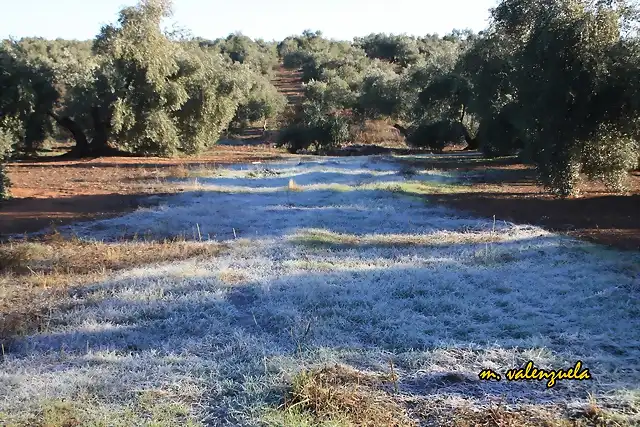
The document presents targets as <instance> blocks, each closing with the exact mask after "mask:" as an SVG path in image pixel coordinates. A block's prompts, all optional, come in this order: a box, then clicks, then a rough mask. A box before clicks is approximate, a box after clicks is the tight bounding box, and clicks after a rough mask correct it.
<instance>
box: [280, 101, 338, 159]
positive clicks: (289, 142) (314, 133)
mask: <svg viewBox="0 0 640 427" xmlns="http://www.w3.org/2000/svg"><path fill="white" fill-rule="evenodd" d="M324 107H325V106H321V105H318V104H314V103H307V104H306V105H304V106H303V108H302V109H300V110H299V111H298V112H297V114H296V115H295V116H294V117H293V118H292V119H291V121H290V124H289V125H288V126H286V127H285V128H284V129H283V130H282V131H281V132H280V135H279V138H278V142H277V145H278V146H279V147H286V148H287V150H288V151H289V152H290V153H299V152H301V151H303V150H309V149H311V148H312V146H313V150H314V152H315V153H318V154H319V153H326V152H328V151H330V150H333V149H336V148H339V147H340V146H341V145H342V144H344V143H346V142H348V141H349V140H351V119H350V118H349V117H345V116H341V115H339V114H338V113H336V112H329V111H326V109H325V108H324Z"/></svg>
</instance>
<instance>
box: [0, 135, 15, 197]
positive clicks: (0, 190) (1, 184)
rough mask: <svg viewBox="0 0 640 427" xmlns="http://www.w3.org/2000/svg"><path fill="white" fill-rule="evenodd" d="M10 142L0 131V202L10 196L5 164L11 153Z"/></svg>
mask: <svg viewBox="0 0 640 427" xmlns="http://www.w3.org/2000/svg"><path fill="white" fill-rule="evenodd" d="M12 142H13V141H12V139H11V138H10V136H9V133H7V132H4V131H2V129H0V201H2V200H6V199H8V198H9V196H10V194H9V187H10V185H11V183H10V182H9V176H8V174H7V169H6V163H5V162H6V159H7V158H8V157H9V153H10V152H11V144H12Z"/></svg>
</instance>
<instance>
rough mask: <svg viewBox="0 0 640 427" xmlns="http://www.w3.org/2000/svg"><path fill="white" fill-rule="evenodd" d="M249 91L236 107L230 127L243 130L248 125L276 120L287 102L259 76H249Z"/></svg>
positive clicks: (269, 83) (267, 81) (268, 82)
mask: <svg viewBox="0 0 640 427" xmlns="http://www.w3.org/2000/svg"><path fill="white" fill-rule="evenodd" d="M251 79H252V80H253V81H252V82H251V83H249V91H248V93H247V94H246V96H245V97H244V99H243V100H242V101H241V102H240V104H239V105H238V108H237V110H236V114H235V116H234V118H233V121H232V127H233V128H235V129H238V130H242V129H245V128H246V127H247V126H248V125H249V124H250V123H252V122H257V121H265V122H266V121H267V120H269V119H274V118H276V117H277V116H278V115H279V114H280V113H282V112H283V111H284V108H285V106H286V103H287V100H286V98H285V97H284V95H282V94H280V93H279V92H278V90H277V89H276V88H275V86H273V85H272V84H271V82H270V81H269V80H268V79H266V78H264V77H261V76H255V75H254V76H251Z"/></svg>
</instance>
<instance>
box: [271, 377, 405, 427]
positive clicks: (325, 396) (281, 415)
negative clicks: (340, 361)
mask: <svg viewBox="0 0 640 427" xmlns="http://www.w3.org/2000/svg"><path fill="white" fill-rule="evenodd" d="M391 377H392V376H391V375H390V376H382V375H374V374H366V373H363V372H360V371H356V370H354V369H351V368H348V367H346V366H340V365H335V366H333V367H324V368H322V369H317V370H312V371H305V372H302V373H300V374H298V375H297V376H296V377H295V379H294V381H293V387H292V390H291V394H290V396H289V397H288V398H287V399H286V401H285V403H284V404H283V405H282V407H281V408H280V410H279V412H278V413H275V414H274V413H272V414H270V415H269V416H268V417H267V423H268V424H271V425H283V426H289V425H290V426H293V425H305V424H307V425H335V426H371V427H385V426H389V427H391V426H393V427H404V426H416V423H415V422H414V421H412V420H411V419H410V418H409V416H408V415H407V413H406V410H405V409H404V408H403V407H402V405H400V404H399V403H398V402H397V401H396V400H395V399H394V397H393V395H392V394H390V393H388V392H385V391H384V388H385V383H389V382H392V381H391V379H392V378H391Z"/></svg>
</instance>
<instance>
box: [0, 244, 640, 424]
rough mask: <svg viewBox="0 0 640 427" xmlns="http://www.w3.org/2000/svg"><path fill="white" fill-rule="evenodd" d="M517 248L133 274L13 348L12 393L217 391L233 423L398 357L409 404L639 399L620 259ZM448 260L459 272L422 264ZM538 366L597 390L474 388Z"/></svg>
mask: <svg viewBox="0 0 640 427" xmlns="http://www.w3.org/2000/svg"><path fill="white" fill-rule="evenodd" d="M503 245H504V246H503ZM518 245H520V246H522V247H530V251H529V252H523V253H521V256H520V257H517V258H516V259H506V260H504V259H498V260H492V259H487V260H486V261H487V262H481V261H482V260H477V262H465V253H466V250H465V249H464V248H463V247H458V246H457V245H452V246H450V247H448V248H429V247H426V248H425V247H421V248H413V249H412V250H411V251H408V252H406V253H402V252H383V251H382V252H381V250H380V248H376V247H365V248H358V249H359V250H360V251H361V257H360V259H355V258H354V256H355V255H354V254H355V251H352V250H333V251H329V252H326V253H325V252H319V253H313V252H311V253H307V255H306V261H312V262H317V263H319V262H321V261H322V260H324V261H331V262H332V263H333V267H332V268H331V270H329V271H319V270H318V269H314V267H313V266H312V265H307V266H306V267H302V266H299V265H296V264H295V263H298V262H300V261H301V259H300V258H299V257H298V256H297V255H298V254H297V253H295V252H293V253H291V254H290V257H289V258H288V257H287V255H286V252H285V255H283V257H280V258H278V259H273V260H272V261H270V262H271V264H269V265H263V264H261V263H263V262H264V261H259V260H258V261H248V262H249V263H250V264H249V265H246V266H245V268H246V274H247V275H246V277H245V278H244V279H242V278H241V279H239V280H235V281H233V282H232V283H230V282H229V281H228V280H225V279H224V276H222V274H221V273H222V270H223V268H227V267H224V266H229V265H233V264H229V262H239V261H234V260H235V258H232V259H226V260H225V259H222V260H211V262H210V263H207V264H203V265H200V266H199V268H201V269H203V271H202V272H200V273H197V274H196V273H193V274H190V270H189V269H190V268H194V266H193V265H192V264H188V263H187V264H184V265H182V267H181V266H178V265H173V266H165V267H157V268H149V269H148V271H145V270H142V269H138V270H136V271H135V272H133V273H131V274H129V275H128V276H126V275H125V277H120V278H115V279H112V280H110V281H106V282H103V283H97V284H95V285H94V286H89V287H86V288H82V289H77V290H75V291H74V292H75V296H74V299H75V301H76V302H75V303H73V304H72V305H71V306H69V307H66V309H65V310H64V311H61V312H59V313H56V315H55V317H54V318H53V319H52V322H51V329H50V330H49V331H48V332H44V333H41V334H36V335H31V336H28V337H23V338H21V339H20V340H18V341H16V342H15V343H14V345H13V346H12V354H9V355H8V357H7V359H6V360H5V362H4V363H3V365H0V366H2V368H3V369H5V370H6V373H7V374H8V375H7V374H5V382H6V383H5V385H6V386H7V387H6V388H4V389H5V390H6V392H5V393H11V390H12V389H15V388H16V387H18V386H16V385H15V384H10V381H9V380H8V379H10V378H11V377H12V375H11V374H10V372H12V371H15V372H21V374H20V375H21V378H22V379H23V381H24V385H23V386H29V383H30V381H36V382H37V381H38V378H40V376H41V375H47V376H48V377H50V378H54V379H55V383H56V384H62V383H65V382H69V381H75V383H74V384H75V386H77V389H76V390H75V391H76V392H77V391H80V390H81V389H82V388H83V387H85V386H84V385H83V384H84V382H83V381H84V380H83V378H85V377H87V378H88V377H91V381H92V384H93V385H92V390H93V389H94V387H95V389H96V390H101V393H102V394H103V395H102V396H100V397H103V398H108V397H109V396H108V395H109V393H113V392H115V390H117V389H119V390H120V392H121V393H123V392H124V393H126V392H127V391H130V390H129V388H130V387H134V386H140V384H142V383H144V384H145V385H146V386H147V387H153V386H158V387H159V386H160V385H161V384H162V383H164V382H167V381H168V382H171V381H173V382H176V381H177V382H179V381H183V380H185V379H188V378H193V379H194V380H196V381H198V382H200V383H201V385H203V386H204V387H206V388H207V390H208V396H207V400H206V402H205V409H206V411H208V412H209V413H215V414H216V415H217V416H221V417H222V419H225V418H226V421H227V423H228V424H233V423H234V422H236V423H237V422H239V420H240V419H241V418H242V417H243V416H244V415H242V411H244V410H247V409H246V406H245V405H249V406H251V405H256V404H257V405H262V404H264V403H267V402H270V401H272V400H273V399H277V398H278V397H279V396H280V393H281V392H282V389H283V387H284V385H285V384H286V378H287V375H285V372H287V371H290V370H292V369H293V370H294V371H295V370H298V369H302V368H303V367H308V366H313V365H318V364H323V363H333V362H336V361H338V362H342V363H348V364H350V365H352V366H354V367H356V368H366V369H371V370H375V371H380V372H384V371H385V370H386V369H388V361H389V360H390V359H391V360H393V361H394V364H395V366H396V369H397V370H398V372H399V374H400V381H399V386H400V390H401V392H403V393H411V394H418V395H420V394H423V395H425V396H426V395H436V394H441V395H449V396H456V395H457V396H461V397H473V398H490V397H502V398H505V399H506V400H507V401H510V402H520V403H522V402H525V401H527V400H531V401H554V400H557V401H563V400H566V399H570V398H584V397H585V396H586V393H587V391H592V392H595V393H596V394H599V393H605V392H611V391H615V390H620V389H628V390H634V389H636V388H637V385H638V384H639V383H640V378H639V377H638V373H637V372H635V370H634V369H633V366H634V361H636V360H637V355H638V351H640V350H639V349H640V335H638V333H637V331H638V330H640V318H639V316H638V312H637V309H634V307H637V305H634V301H631V303H630V301H629V299H630V298H631V299H632V300H635V299H637V298H636V297H635V296H633V295H632V294H631V295H630V293H629V286H631V285H632V284H633V280H634V279H633V278H632V277H629V276H626V275H625V274H623V273H622V272H620V271H618V270H616V268H617V266H618V263H619V262H620V259H616V258H614V257H610V258H608V257H602V256H600V255H597V254H595V255H594V254H591V255H590V254H589V253H583V252H580V251H576V250H573V249H567V248H564V247H562V245H558V242H557V240H555V239H552V238H548V239H542V240H538V241H535V242H532V241H529V242H527V241H514V242H509V243H496V244H494V247H496V248H497V250H499V251H505V252H514V251H517V246H518ZM460 246H464V245H460ZM472 246H473V245H472ZM473 247H476V248H477V247H481V246H478V245H475V246H473ZM404 249H405V250H406V249H407V248H404ZM472 251H473V249H472ZM267 252H268V250H267ZM445 253H448V254H449V258H450V260H451V262H442V263H438V262H428V258H433V259H438V258H440V257H441V256H442V254H445ZM416 254H422V256H423V257H424V258H425V259H423V260H420V259H417V258H415V255H416ZM536 254H537V255H536ZM403 256H406V260H405V261H402V259H403ZM314 257H315V258H314ZM409 260H412V261H409ZM251 262H254V263H255V264H251ZM389 262H394V263H395V265H392V266H389V264H388V263H389ZM291 263H294V264H293V265H292V264H291ZM234 268H236V269H240V268H241V267H240V266H236V267H234ZM255 268H257V269H258V270H257V271H254V270H253V269H255ZM588 268H591V269H592V270H590V271H585V269H588ZM595 271H600V272H601V274H600V275H599V276H597V275H595V276H594V275H591V274H590V273H592V272H595ZM241 272H242V270H241ZM255 275H258V276H260V279H255V278H254V276H255ZM585 277H589V280H588V281H585V280H584V278H585ZM635 303H637V301H635ZM529 359H531V360H534V361H535V362H536V363H538V364H540V365H544V366H548V367H551V368H554V369H558V368H568V367H571V366H572V363H574V362H575V360H583V361H584V363H585V366H587V367H589V368H590V369H591V372H592V374H593V376H594V381H591V382H586V383H576V382H573V383H571V382H564V383H561V384H559V385H558V386H557V387H554V389H551V390H547V389H546V388H545V386H544V384H543V383H537V382H536V383H508V382H500V383H497V382H496V383H487V382H481V381H479V380H478V379H477V376H476V375H477V371H478V370H479V369H480V368H482V367H496V368H498V369H506V368H508V367H519V366H521V365H522V364H524V363H525V362H526V361H527V360H529ZM36 366H37V368H36ZM290 373H291V372H290ZM7 378H8V379H7ZM139 383H140V384H139ZM59 387H60V386H59ZM61 390H62V391H60V393H65V392H68V390H67V389H65V388H61ZM64 390H67V391H64ZM238 411H240V412H238Z"/></svg>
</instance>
